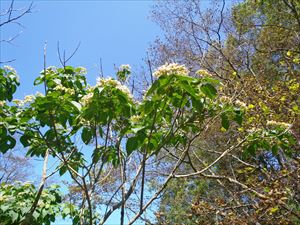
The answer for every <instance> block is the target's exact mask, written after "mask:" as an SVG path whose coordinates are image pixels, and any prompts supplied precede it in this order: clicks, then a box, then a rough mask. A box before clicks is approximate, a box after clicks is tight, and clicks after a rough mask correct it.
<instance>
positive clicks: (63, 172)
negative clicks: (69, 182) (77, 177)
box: [59, 166, 68, 176]
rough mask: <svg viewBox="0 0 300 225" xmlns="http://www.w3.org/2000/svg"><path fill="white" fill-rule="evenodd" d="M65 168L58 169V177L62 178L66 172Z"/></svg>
mask: <svg viewBox="0 0 300 225" xmlns="http://www.w3.org/2000/svg"><path fill="white" fill-rule="evenodd" d="M67 169H68V168H67V166H62V167H61V168H60V169H59V176H62V175H64V174H65V173H66V172H67Z"/></svg>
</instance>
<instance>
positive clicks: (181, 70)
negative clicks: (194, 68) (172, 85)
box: [153, 63, 189, 78]
mask: <svg viewBox="0 0 300 225" xmlns="http://www.w3.org/2000/svg"><path fill="white" fill-rule="evenodd" d="M171 74H178V75H183V76H187V75H188V74H189V70H188V69H187V68H186V67H185V66H184V65H179V64H177V63H170V64H165V65H163V66H161V67H159V68H158V69H157V70H156V71H155V72H154V74H153V75H154V76H155V77H157V78H159V77H160V76H162V75H171Z"/></svg>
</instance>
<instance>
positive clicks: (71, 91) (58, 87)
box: [53, 84, 75, 95]
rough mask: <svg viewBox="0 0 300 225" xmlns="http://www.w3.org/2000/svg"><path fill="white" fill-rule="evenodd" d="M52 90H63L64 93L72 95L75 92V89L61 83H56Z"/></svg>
mask: <svg viewBox="0 0 300 225" xmlns="http://www.w3.org/2000/svg"><path fill="white" fill-rule="evenodd" d="M53 90H55V91H64V92H65V93H67V94H70V95H74V94H75V91H74V90H73V89H71V88H66V87H64V86H63V85H61V84H58V85H56V86H55V88H54V89H53Z"/></svg>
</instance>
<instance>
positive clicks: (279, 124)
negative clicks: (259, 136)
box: [267, 120, 292, 129]
mask: <svg viewBox="0 0 300 225" xmlns="http://www.w3.org/2000/svg"><path fill="white" fill-rule="evenodd" d="M267 126H275V127H281V128H284V129H289V128H291V127H292V124H289V123H284V122H277V121H274V120H270V121H267Z"/></svg>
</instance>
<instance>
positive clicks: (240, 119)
mask: <svg viewBox="0 0 300 225" xmlns="http://www.w3.org/2000/svg"><path fill="white" fill-rule="evenodd" d="M234 121H236V122H237V123H238V124H239V125H242V122H243V114H242V112H241V111H240V110H237V111H235V117H234Z"/></svg>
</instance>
